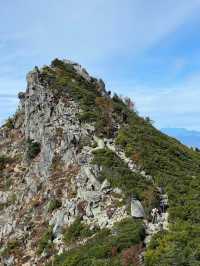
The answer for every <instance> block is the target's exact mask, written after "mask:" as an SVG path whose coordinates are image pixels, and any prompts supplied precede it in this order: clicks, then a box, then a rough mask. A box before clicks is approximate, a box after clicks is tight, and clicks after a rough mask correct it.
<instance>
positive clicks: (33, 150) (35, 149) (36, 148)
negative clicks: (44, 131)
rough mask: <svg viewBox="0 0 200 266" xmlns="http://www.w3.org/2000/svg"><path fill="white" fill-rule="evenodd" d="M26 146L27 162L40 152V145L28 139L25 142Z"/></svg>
mask: <svg viewBox="0 0 200 266" xmlns="http://www.w3.org/2000/svg"><path fill="white" fill-rule="evenodd" d="M26 146H27V152H26V155H27V159H28V160H32V159H34V158H35V157H36V156H37V155H38V154H39V153H40V151H41V145H40V143H38V142H35V141H34V140H32V139H28V140H27V142H26Z"/></svg>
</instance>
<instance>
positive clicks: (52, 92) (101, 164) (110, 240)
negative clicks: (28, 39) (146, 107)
mask: <svg viewBox="0 0 200 266" xmlns="http://www.w3.org/2000/svg"><path fill="white" fill-rule="evenodd" d="M19 98H20V106H19V108H18V110H17V112H16V114H15V115H14V117H13V118H10V119H8V121H7V122H6V124H5V125H4V126H3V127H2V128H1V129H0V147H1V150H0V243H1V247H0V252H1V264H2V265H27V266H28V265H47V264H48V263H49V265H69V266H70V265H71V266H73V265H74V266H75V265H141V264H143V262H142V256H143V255H142V254H144V242H145V241H147V242H148V241H149V240H150V239H149V238H148V237H145V232H146V234H147V233H149V234H150V236H151V235H152V234H154V233H155V232H158V234H156V235H155V237H154V238H153V239H152V242H151V243H150V245H149V248H148V249H147V251H146V252H145V254H146V255H145V263H146V265H183V264H180V263H179V262H177V264H173V263H174V262H175V263H176V260H177V255H176V252H175V250H176V249H177V247H178V248H179V249H180V247H181V245H182V242H181V240H180V241H179V242H180V243H179V242H177V241H176V233H177V234H178V233H179V230H178V229H179V227H180V226H179V225H180V224H181V225H182V226H185V227H184V228H185V229H184V230H185V232H186V233H185V239H186V240H187V241H189V244H190V246H189V247H188V249H189V248H191V250H192V249H193V247H194V244H193V243H192V241H191V239H190V236H188V232H189V230H190V229H191V226H192V229H193V230H194V232H197V235H198V233H199V231H198V230H199V227H198V226H197V224H198V222H199V218H198V217H199V214H198V213H199V206H198V203H197V199H198V198H199V191H198V183H199V170H200V155H199V154H198V153H197V152H194V151H192V150H189V149H187V148H186V147H184V146H182V145H181V144H180V143H179V142H177V141H175V140H174V139H171V138H169V137H167V136H165V135H163V134H161V133H160V132H158V131H157V130H156V129H155V128H154V127H153V126H152V125H151V123H150V120H149V119H148V118H146V119H143V118H140V117H139V116H138V115H137V113H136V112H135V111H134V109H133V105H132V102H131V101H130V99H121V98H120V97H118V96H117V95H114V96H113V97H111V95H110V92H107V91H106V89H105V85H104V83H103V81H102V80H97V79H95V78H93V77H91V76H90V75H89V74H88V73H87V71H86V70H85V69H83V68H82V67H81V66H80V65H78V64H76V63H73V62H70V61H67V60H63V61H60V60H58V59H55V60H54V61H53V62H52V64H51V65H50V66H45V67H43V68H41V69H38V68H37V67H36V68H35V69H34V70H33V71H32V72H30V73H29V74H28V76H27V89H26V92H25V93H20V94H19ZM161 187H162V189H163V188H164V189H165V190H166V191H167V193H168V195H169V201H170V208H169V210H170V217H171V218H170V219H171V224H172V225H173V226H172V228H171V229H170V231H169V232H167V231H166V229H167V227H168V225H167V216H168V214H167V213H165V215H163V220H162V221H161V223H160V224H156V225H152V224H151V223H150V220H151V216H150V212H151V209H152V208H154V207H159V203H160V197H161V196H162V192H161V191H160V189H161ZM181 193H184V195H183V196H182V195H181ZM191 195H193V196H191ZM135 200H137V201H139V202H141V204H142V206H143V208H144V212H145V217H140V218H139V219H137V217H132V216H134V215H133V213H134V210H133V208H134V206H135V205H134V202H135ZM182 208H183V209H182ZM190 211H191V212H192V213H191V215H189V212H190ZM185 212H187V215H185ZM131 214H132V216H131ZM160 225H164V228H163V227H162V228H161V227H159V226H160ZM188 227H190V228H188ZM177 228H178V229H177ZM181 230H182V231H181V232H183V228H182V229H181ZM181 232H180V233H181ZM150 238H151V237H150ZM179 238H180V236H179ZM163 243H164V247H163V246H162V245H163ZM176 245H177V246H176ZM195 245H196V246H197V247H199V243H198V241H196V242H195ZM172 246H173V248H172ZM173 251H174V254H173ZM184 252H185V251H184ZM154 253H155V254H156V256H154V255H153V254H154ZM169 254H170V256H169ZM198 254H199V253H198V252H197V253H195V255H194V254H193V255H192V261H194V263H197V262H198V259H199V257H198ZM184 256H185V259H186V258H187V259H188V261H189V262H190V260H191V258H190V254H189V255H187V254H184ZM166 257H167V260H166V259H165V258H166ZM178 263H179V264H178ZM186 265H198V264H186Z"/></svg>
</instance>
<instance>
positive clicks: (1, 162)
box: [0, 155, 12, 171]
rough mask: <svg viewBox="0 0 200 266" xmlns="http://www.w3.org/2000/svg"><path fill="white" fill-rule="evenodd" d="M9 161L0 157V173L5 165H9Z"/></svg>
mask: <svg viewBox="0 0 200 266" xmlns="http://www.w3.org/2000/svg"><path fill="white" fill-rule="evenodd" d="M11 161H12V160H11V159H10V158H8V157H6V156H5V155H0V171H2V170H3V169H4V168H5V167H6V164H9V163H11Z"/></svg>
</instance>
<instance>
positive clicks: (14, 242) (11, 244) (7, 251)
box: [0, 239, 20, 257]
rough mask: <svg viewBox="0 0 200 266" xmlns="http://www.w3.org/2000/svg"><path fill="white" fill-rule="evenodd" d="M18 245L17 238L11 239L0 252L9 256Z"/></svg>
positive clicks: (3, 255)
mask: <svg viewBox="0 0 200 266" xmlns="http://www.w3.org/2000/svg"><path fill="white" fill-rule="evenodd" d="M19 247H20V242H19V240H16V239H15V240H11V241H9V242H8V244H7V247H6V248H5V249H4V250H3V251H2V252H1V253H0V255H1V256H2V257H5V256H9V255H11V254H12V253H13V252H15V251H16V250H17V249H18V248H19Z"/></svg>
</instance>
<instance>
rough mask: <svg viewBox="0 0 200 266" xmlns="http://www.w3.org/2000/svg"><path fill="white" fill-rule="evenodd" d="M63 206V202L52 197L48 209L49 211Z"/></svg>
mask: <svg viewBox="0 0 200 266" xmlns="http://www.w3.org/2000/svg"><path fill="white" fill-rule="evenodd" d="M61 206H62V203H61V202H60V201H59V200H57V199H52V200H50V201H49V202H48V206H47V209H48V211H49V212H52V211H54V210H56V209H58V208H60V207H61Z"/></svg>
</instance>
